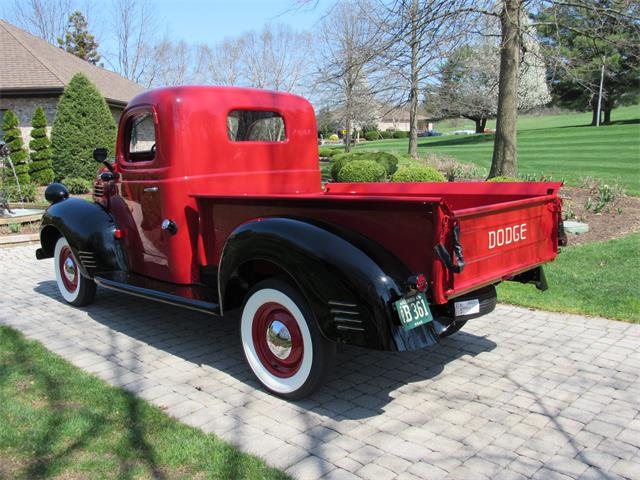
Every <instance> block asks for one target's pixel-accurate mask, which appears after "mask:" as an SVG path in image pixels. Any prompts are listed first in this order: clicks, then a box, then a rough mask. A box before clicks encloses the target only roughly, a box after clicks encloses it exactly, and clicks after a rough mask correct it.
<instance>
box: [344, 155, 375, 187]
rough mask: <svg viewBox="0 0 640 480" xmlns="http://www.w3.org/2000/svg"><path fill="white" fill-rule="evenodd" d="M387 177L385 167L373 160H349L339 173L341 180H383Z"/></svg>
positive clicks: (360, 181)
mask: <svg viewBox="0 0 640 480" xmlns="http://www.w3.org/2000/svg"><path fill="white" fill-rule="evenodd" d="M385 177H386V172H385V170H384V167H383V166H382V165H380V164H379V163H378V162H375V161H373V160H354V161H353V162H348V163H347V164H346V165H345V166H344V167H342V169H341V170H340V172H339V173H338V181H339V182H354V183H355V182H357V183H362V182H382V181H383V180H384V179H385Z"/></svg>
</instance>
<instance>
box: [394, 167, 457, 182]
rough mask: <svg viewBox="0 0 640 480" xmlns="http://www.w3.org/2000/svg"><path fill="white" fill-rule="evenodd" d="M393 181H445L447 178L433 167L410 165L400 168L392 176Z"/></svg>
mask: <svg viewBox="0 0 640 480" xmlns="http://www.w3.org/2000/svg"><path fill="white" fill-rule="evenodd" d="M391 181H392V182H445V181H446V179H445V178H444V175H442V174H441V173H440V172H439V171H437V170H436V169H435V168H432V167H423V166H420V165H409V166H405V167H400V169H399V170H398V171H397V172H396V173H395V174H394V175H393V177H391Z"/></svg>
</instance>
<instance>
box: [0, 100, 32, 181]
mask: <svg viewBox="0 0 640 480" xmlns="http://www.w3.org/2000/svg"><path fill="white" fill-rule="evenodd" d="M19 124H20V121H19V120H18V116H17V115H16V114H15V113H14V112H13V111H12V110H7V111H6V112H5V114H4V117H3V119H2V130H3V131H4V141H5V143H6V144H7V145H8V147H9V158H10V159H11V163H13V167H14V168H15V170H16V176H17V177H18V182H20V185H26V184H28V183H29V182H30V181H31V178H30V177H29V165H28V164H27V158H29V156H28V155H27V151H26V150H25V149H24V144H23V142H22V133H21V132H20V129H19V128H18V125H19ZM9 168H11V167H9ZM8 177H10V178H13V172H11V173H10V174H9V175H8Z"/></svg>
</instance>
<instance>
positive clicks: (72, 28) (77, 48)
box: [58, 10, 100, 65]
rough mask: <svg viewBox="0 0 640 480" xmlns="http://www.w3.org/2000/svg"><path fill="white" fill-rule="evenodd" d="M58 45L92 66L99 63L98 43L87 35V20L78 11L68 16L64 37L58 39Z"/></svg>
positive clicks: (91, 36)
mask: <svg viewBox="0 0 640 480" xmlns="http://www.w3.org/2000/svg"><path fill="white" fill-rule="evenodd" d="M58 45H59V46H60V48H63V49H65V50H66V51H67V52H69V53H71V54H73V55H75V56H76V57H78V58H81V59H82V60H85V61H87V62H89V63H93V64H94V65H95V64H97V63H98V62H99V61H100V54H99V53H98V42H96V40H95V38H94V36H93V35H91V34H90V33H89V26H88V24H87V20H86V19H85V18H84V15H82V13H81V12H80V11H78V10H76V11H75V12H73V13H72V14H71V15H70V16H69V22H68V23H67V28H66V29H65V32H64V37H63V38H58Z"/></svg>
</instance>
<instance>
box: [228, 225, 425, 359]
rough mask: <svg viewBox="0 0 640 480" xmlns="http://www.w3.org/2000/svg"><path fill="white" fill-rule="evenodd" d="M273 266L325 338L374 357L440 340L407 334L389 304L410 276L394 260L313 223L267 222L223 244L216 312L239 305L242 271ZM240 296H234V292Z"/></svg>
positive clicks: (358, 238) (418, 332) (357, 238)
mask: <svg viewBox="0 0 640 480" xmlns="http://www.w3.org/2000/svg"><path fill="white" fill-rule="evenodd" d="M254 262H265V263H268V264H271V265H275V266H276V267H277V270H279V271H281V272H284V273H285V274H286V276H287V277H289V278H290V279H291V280H292V281H293V282H294V283H295V284H296V286H297V287H298V289H299V290H300V291H301V292H302V294H303V295H304V296H305V298H306V300H307V301H308V302H309V305H310V306H311V309H312V311H313V312H314V314H315V317H316V318H315V320H316V321H317V323H318V326H319V327H320V330H321V331H322V333H323V335H325V336H326V337H327V338H328V339H330V340H332V341H335V342H340V343H348V344H352V345H358V346H362V347H367V348H373V349H378V350H409V349H414V348H419V347H422V346H426V345H430V344H433V343H434V342H435V341H437V339H434V338H433V335H431V330H429V329H428V328H426V326H424V327H425V328H423V327H418V328H416V329H414V330H411V331H410V332H405V331H404V330H403V329H402V328H401V326H400V322H399V319H398V317H397V314H395V312H394V309H393V302H394V301H395V300H398V299H399V298H401V297H402V295H403V294H404V292H405V284H404V282H405V281H406V279H408V277H409V276H410V273H411V272H409V270H408V269H407V267H406V266H405V265H404V264H402V263H401V262H400V261H399V260H398V259H397V258H396V257H395V256H393V255H392V254H391V253H389V252H388V251H386V250H385V249H384V248H383V247H381V246H380V245H378V244H376V243H375V242H373V241H371V240H369V239H367V238H365V237H363V236H362V235H360V234H358V233H356V232H353V231H349V230H346V229H343V228H341V227H337V226H333V225H324V224H319V223H316V222H314V221H309V220H302V219H294V218H282V217H270V218H264V219H257V220H254V221H251V222H247V223H244V224H242V225H240V226H239V227H238V228H237V229H236V230H234V232H233V233H232V234H231V235H230V236H229V237H228V239H227V241H226V243H225V246H224V249H223V252H222V258H221V261H220V265H219V270H218V288H219V298H220V306H221V311H224V309H225V308H226V309H229V308H233V307H236V306H239V303H238V296H237V295H234V294H233V293H234V292H233V291H232V290H237V289H239V288H243V287H242V285H244V289H245V290H246V288H247V279H243V278H242V277H243V265H251V264H253V263H254ZM235 293H237V292H235Z"/></svg>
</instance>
